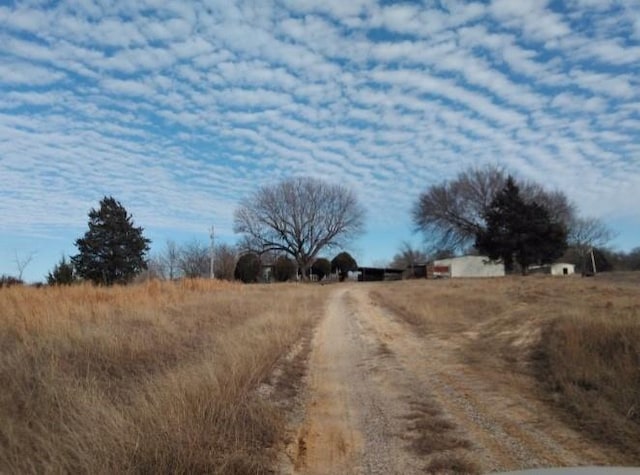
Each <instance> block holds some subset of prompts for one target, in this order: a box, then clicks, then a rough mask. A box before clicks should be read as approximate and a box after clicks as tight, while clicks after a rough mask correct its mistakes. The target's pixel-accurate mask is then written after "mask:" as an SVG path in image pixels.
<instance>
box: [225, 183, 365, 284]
mask: <svg viewBox="0 0 640 475" xmlns="http://www.w3.org/2000/svg"><path fill="white" fill-rule="evenodd" d="M363 217H364V212H363V209H362V207H361V206H360V204H359V203H358V201H357V199H356V197H355V195H354V194H353V192H352V191H350V190H349V189H347V188H345V187H344V186H341V185H334V184H329V183H326V182H323V181H321V180H317V179H314V178H292V179H288V180H284V181H282V182H280V183H278V184H276V185H272V186H265V187H262V188H260V189H259V190H258V191H256V192H255V193H254V194H253V195H252V196H250V197H249V198H247V199H245V200H244V201H243V202H242V203H241V205H240V207H239V208H238V209H237V210H236V212H235V219H234V230H235V231H236V232H237V233H242V234H244V236H245V240H244V243H245V246H246V247H248V248H249V249H252V250H254V251H256V252H259V253H262V252H264V251H281V252H284V253H286V254H289V255H290V256H291V257H292V258H293V259H294V260H295V262H296V264H297V265H298V267H299V268H300V269H301V270H302V274H303V275H305V276H306V275H307V274H308V272H307V271H308V269H309V267H310V266H311V264H312V263H313V260H314V259H315V257H316V256H317V255H318V253H319V252H320V251H321V250H322V249H324V248H329V247H333V246H342V245H344V244H345V243H346V241H347V240H349V239H350V238H351V237H353V236H354V235H355V234H357V233H358V232H360V231H361V230H362V228H363Z"/></svg>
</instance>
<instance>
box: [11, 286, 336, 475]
mask: <svg viewBox="0 0 640 475" xmlns="http://www.w3.org/2000/svg"><path fill="white" fill-rule="evenodd" d="M320 289H321V288H320V287H316V286H293V285H283V286H250V287H244V286H240V285H236V284H228V283H217V282H211V281H197V280H196V281H183V282H177V283H159V282H148V283H145V284H141V285H136V286H130V287H114V288H100V287H91V286H76V287H69V288H42V289H33V288H25V287H12V288H10V289H2V291H0V342H2V345H1V346H0V385H1V386H2V388H3V390H2V391H1V392H0V472H3V473H4V472H6V473H34V472H37V473H42V472H56V473H58V472H67V473H78V472H84V473H130V472H137V473H139V472H148V473H158V472H165V473H166V472H171V473H176V472H178V473H225V474H226V473H231V474H233V473H268V472H269V471H270V470H271V464H272V462H273V460H274V456H275V451H276V449H275V446H276V441H277V440H278V438H279V437H281V436H282V432H283V430H284V416H283V412H282V410H281V409H279V408H277V407H276V406H274V405H273V404H272V403H271V401H268V400H264V399H263V398H260V397H259V396H258V395H257V393H256V391H255V388H256V387H257V386H258V385H259V383H260V382H261V381H264V380H265V379H266V378H267V377H268V375H269V374H270V373H271V372H272V370H273V368H274V365H275V364H276V362H277V361H279V360H280V358H281V357H282V355H283V354H286V352H287V351H288V350H289V349H290V348H291V346H292V345H293V344H294V343H295V342H297V341H299V340H300V339H301V338H302V336H303V335H304V333H305V331H307V330H306V329H308V327H309V325H310V322H311V320H312V319H313V318H314V315H315V309H317V308H322V302H323V300H324V299H323V297H322V291H321V290H320ZM296 371H298V370H296ZM296 377H298V376H297V375H296V376H292V377H291V378H296Z"/></svg>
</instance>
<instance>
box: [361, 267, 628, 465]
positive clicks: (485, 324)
mask: <svg viewBox="0 0 640 475" xmlns="http://www.w3.org/2000/svg"><path fill="white" fill-rule="evenodd" d="M638 275H640V274H638ZM638 275H636V274H611V275H606V274H602V275H601V276H598V277H597V278H591V279H585V278H580V277H578V276H573V277H569V278H562V277H557V278H556V277H551V276H529V277H524V278H523V277H508V278H500V279H461V280H443V281H424V280H421V281H415V282H408V283H399V284H396V285H386V286H378V287H375V288H373V290H372V294H373V296H374V298H375V299H376V301H377V302H378V303H379V304H380V305H384V306H386V307H388V308H390V309H391V310H393V311H394V313H395V314H396V315H398V316H400V317H401V318H403V319H405V320H406V321H407V322H409V323H410V324H411V325H413V326H414V327H415V328H416V330H417V331H418V332H419V333H422V334H424V335H425V337H427V338H430V337H431V335H433V337H434V338H437V339H438V341H447V340H450V341H451V342H452V344H453V345H454V346H455V347H456V348H458V350H457V351H458V354H459V355H460V358H461V359H462V360H463V361H464V362H465V363H467V364H470V365H471V367H472V368H475V369H476V370H477V371H478V372H482V374H484V375H486V377H487V378H493V379H495V380H496V381H497V382H498V383H507V384H511V383H513V381H515V379H514V380H513V381H507V379H506V378H515V377H516V376H515V375H520V376H523V377H524V376H528V377H530V378H531V377H533V378H535V379H536V380H537V382H538V384H536V385H535V386H534V385H531V386H530V387H529V389H528V390H533V391H536V392H537V393H538V394H539V395H540V397H541V398H542V399H544V400H546V401H549V402H551V403H552V404H553V406H554V407H556V408H559V409H561V412H560V414H561V415H562V416H563V417H564V418H565V420H567V421H568V422H569V423H571V424H572V425H574V426H575V427H577V428H579V429H580V430H581V432H583V433H585V434H587V435H589V436H591V437H593V438H595V439H598V440H600V441H603V442H606V443H609V444H612V445H614V446H616V447H617V448H619V449H621V450H622V451H623V452H625V453H626V454H627V455H628V459H629V461H630V462H634V463H637V462H640V453H638V450H637V448H638V447H639V446H640V292H638V290H639V289H640V287H639V282H640V279H638ZM507 375H510V376H507ZM519 381H520V380H519ZM522 388H523V387H521V389H522Z"/></svg>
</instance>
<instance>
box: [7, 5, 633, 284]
mask: <svg viewBox="0 0 640 475" xmlns="http://www.w3.org/2000/svg"><path fill="white" fill-rule="evenodd" d="M639 18H640V3H638V2H637V1H635V0H628V1H624V0H598V1H597V2H594V1H593V0H568V1H566V2H550V1H544V0H519V1H517V2H516V1H511V0H494V1H483V2H480V1H478V2H462V1H455V0H449V1H444V0H443V1H429V0H427V1H425V2H404V3H397V4H389V3H388V2H376V1H373V0H357V1H344V0H339V1H338V0H323V1H311V0H299V1H296V0H278V1H269V0H264V1H261V2H253V1H252V2H249V1H247V2H244V1H232V0H224V1H215V0H214V1H206V2H196V1H194V2H182V1H167V2H151V1H139V2H130V1H122V2H120V1H110V2H96V1H92V0H83V1H69V2H65V1H59V2H52V3H51V4H47V3H46V2H33V3H32V2H28V3H26V2H24V3H23V2H18V3H16V4H9V5H5V6H2V7H0V44H1V45H2V47H0V180H1V182H2V186H1V187H0V217H1V219H0V235H2V236H4V237H2V238H0V245H2V246H4V247H5V248H6V249H8V248H9V247H10V246H14V245H15V242H17V240H18V239H20V237H29V236H30V237H31V238H32V239H37V238H38V237H42V236H45V237H46V236H49V237H52V238H56V237H58V238H64V239H65V240H66V241H68V242H72V240H73V238H74V237H77V232H78V230H79V229H80V228H81V227H82V225H83V224H84V222H85V221H86V212H87V210H88V208H89V207H91V206H95V204H96V203H97V202H98V200H99V199H100V197H101V196H102V195H103V194H113V195H114V196H116V197H118V199H120V200H122V201H123V203H124V204H125V205H126V206H128V208H130V210H131V211H133V212H134V215H135V217H136V220H137V221H138V222H140V223H141V224H143V225H144V226H145V227H146V228H147V229H149V230H151V231H152V232H153V233H155V235H156V236H167V237H170V236H171V234H172V232H184V233H198V232H202V231H203V229H206V227H207V226H208V225H209V223H211V222H212V221H215V222H216V224H217V226H218V229H219V231H220V233H221V234H223V235H227V236H230V235H231V219H232V212H233V208H234V206H235V204H236V203H237V201H238V200H239V199H241V198H242V197H243V196H245V195H246V194H248V193H250V192H251V191H252V190H253V189H255V187H256V186H259V185H260V184H264V183H269V182H273V181H275V180H278V179H280V178H282V177H285V176H289V175H296V174H298V175H301V174H305V175H307V174H308V175H314V176H318V177H324V178H330V179H332V180H337V181H340V182H343V183H346V184H347V185H349V186H352V187H353V188H354V189H355V190H356V191H357V192H358V194H359V195H360V196H361V198H362V199H363V201H364V202H365V204H366V206H367V208H369V209H370V210H371V211H372V212H371V213H369V223H370V229H371V230H372V231H371V233H374V232H375V230H377V231H378V232H379V231H380V230H382V231H383V232H385V230H386V231H388V234H389V235H393V232H392V231H391V229H392V228H395V229H397V227H398V226H401V227H402V232H404V233H407V234H408V232H409V231H408V230H409V228H410V223H409V218H408V213H409V208H410V206H411V204H412V202H413V201H414V199H415V197H416V196H417V194H418V193H419V192H420V191H421V190H423V189H424V188H425V187H426V186H427V185H428V184H430V183H433V182H437V181H441V180H443V179H446V178H449V177H452V176H453V175H455V174H456V173H457V172H458V171H459V170H461V169H462V168H465V167H468V166H471V165H481V164H484V163H500V164H504V165H505V166H507V167H508V168H509V169H511V170H513V171H515V172H516V173H518V174H520V175H522V176H524V177H526V178H530V179H533V180H537V181H540V182H542V183H544V184H545V185H546V186H548V187H550V188H559V189H562V190H564V191H565V192H566V193H567V194H568V195H569V197H570V198H571V199H572V200H574V201H575V202H577V203H578V204H579V205H580V208H581V209H583V210H584V211H585V212H587V213H589V214H591V215H595V216H601V217H604V218H606V219H614V218H619V219H625V220H627V221H628V222H631V223H634V225H635V226H636V228H637V227H640V211H638V203H639V202H640V200H639V198H640V192H639V191H638V190H640V101H639V99H640V92H639V91H640V88H639V87H638V86H639V84H638V83H639V73H640V71H639V69H640V45H639V40H640V20H638V19H639ZM612 217H613V218H612ZM71 230H73V232H71ZM621 232H622V233H623V234H624V232H625V231H624V229H623V230H622V231H621ZM396 235H397V233H396ZM374 239H375V236H373V234H372V235H370V241H367V243H370V242H373V240H374ZM629 239H631V238H629ZM394 244H395V243H392V245H394ZM639 244H640V243H639ZM47 245H48V244H47V243H46V242H45V241H43V244H42V246H43V247H46V246H47ZM387 245H388V243H387ZM368 246H369V244H367V247H368ZM56 252H60V251H59V250H56ZM392 252H393V249H389V250H388V251H387V255H385V256H375V255H370V256H369V257H372V258H379V257H388V254H391V253H392ZM9 255H13V254H12V253H5V254H3V255H1V256H0V259H2V260H3V262H0V272H11V271H12V269H11V263H10V262H7V259H8V257H7V256H9ZM52 264H53V262H46V263H42V265H43V266H45V265H46V267H50V266H51V265H52Z"/></svg>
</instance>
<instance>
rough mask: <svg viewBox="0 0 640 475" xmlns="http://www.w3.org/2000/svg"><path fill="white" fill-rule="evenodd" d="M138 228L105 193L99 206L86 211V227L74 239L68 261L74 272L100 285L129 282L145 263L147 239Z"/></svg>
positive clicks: (147, 248)
mask: <svg viewBox="0 0 640 475" xmlns="http://www.w3.org/2000/svg"><path fill="white" fill-rule="evenodd" d="M142 231H143V229H142V228H141V227H135V226H134V225H133V219H132V217H131V215H130V214H129V213H128V212H127V210H126V209H125V208H124V206H122V205H121V204H120V202H119V201H116V200H115V199H114V198H113V197H111V196H109V197H106V196H105V197H104V198H103V199H102V200H101V201H100V208H99V209H91V211H89V230H88V231H87V232H86V233H85V234H84V237H82V238H80V239H77V240H76V243H75V244H76V247H77V248H78V254H77V255H75V256H73V257H72V258H71V261H72V262H73V265H74V267H75V269H76V271H77V273H78V276H80V277H82V278H83V279H86V280H90V281H92V282H94V283H97V284H104V285H112V284H126V283H128V282H130V281H131V280H132V279H133V278H134V277H135V276H136V275H137V274H138V273H139V272H141V271H142V270H144V269H146V266H147V265H146V260H145V254H146V253H147V252H148V251H149V243H150V242H151V241H150V240H149V239H147V238H145V237H144V236H143V234H142Z"/></svg>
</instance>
